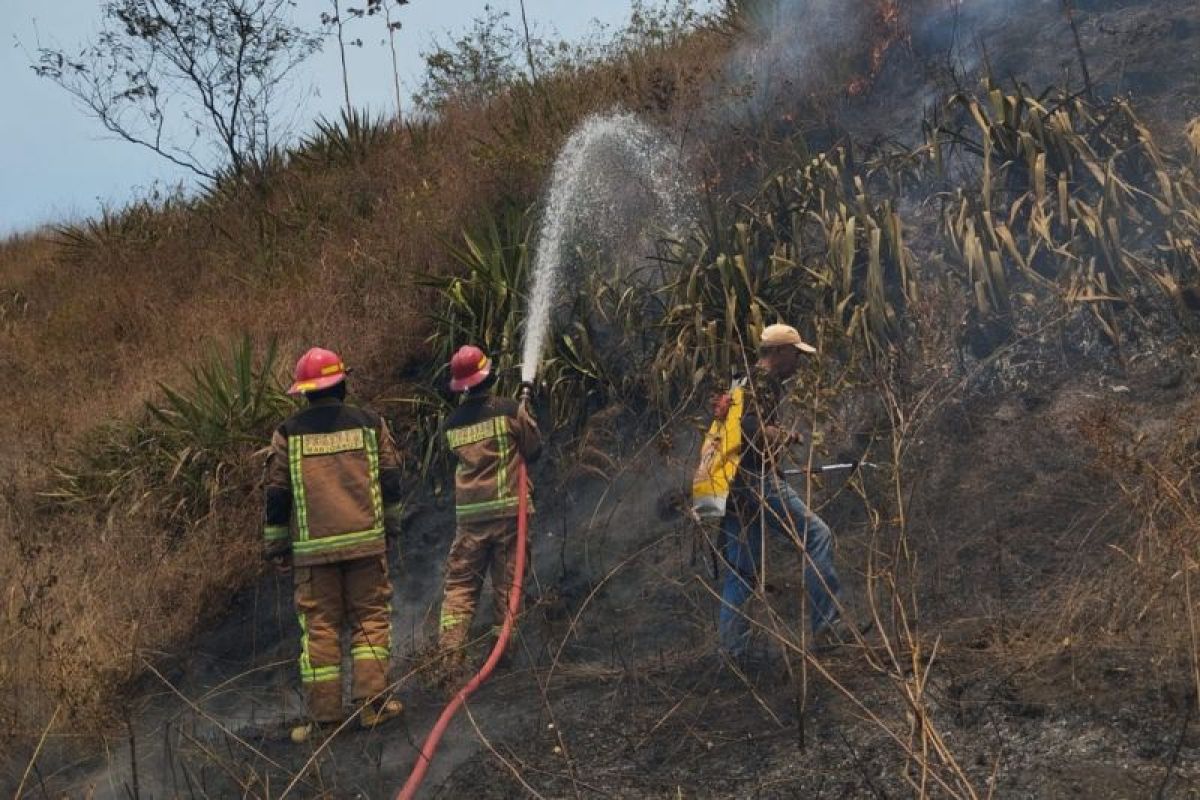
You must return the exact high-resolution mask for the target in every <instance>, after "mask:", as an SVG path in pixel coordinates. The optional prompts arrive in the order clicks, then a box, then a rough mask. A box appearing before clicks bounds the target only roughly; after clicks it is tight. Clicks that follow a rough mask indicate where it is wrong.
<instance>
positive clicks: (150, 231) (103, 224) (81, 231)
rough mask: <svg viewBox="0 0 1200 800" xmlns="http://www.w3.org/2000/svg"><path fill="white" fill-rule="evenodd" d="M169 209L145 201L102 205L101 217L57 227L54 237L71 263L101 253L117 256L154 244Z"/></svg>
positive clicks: (100, 254) (79, 261) (83, 260)
mask: <svg viewBox="0 0 1200 800" xmlns="http://www.w3.org/2000/svg"><path fill="white" fill-rule="evenodd" d="M166 210H168V209H167V208H166V207H164V208H162V209H159V208H156V207H155V206H154V205H153V204H152V203H150V202H148V201H145V200H139V201H137V202H134V203H131V204H130V205H128V206H126V207H125V208H122V209H120V210H117V211H114V210H112V209H109V208H102V209H101V210H100V215H99V216H96V217H90V218H88V219H86V220H84V221H83V222H78V223H71V224H67V225H56V226H54V228H53V231H54V236H55V239H56V240H57V241H58V244H59V246H60V247H61V252H62V254H63V258H64V260H66V261H68V262H70V263H75V264H80V263H84V262H86V261H89V260H91V259H94V258H96V257H98V256H100V257H105V256H116V255H118V254H120V253H121V252H122V251H123V250H124V249H125V248H128V247H139V246H143V245H148V244H151V243H153V242H154V241H155V239H156V238H157V237H158V234H159V224H160V220H161V218H162V215H163V212H164V211H166Z"/></svg>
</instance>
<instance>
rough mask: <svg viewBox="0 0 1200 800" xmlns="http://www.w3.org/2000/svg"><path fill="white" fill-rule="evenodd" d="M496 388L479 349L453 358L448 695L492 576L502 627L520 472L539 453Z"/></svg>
mask: <svg viewBox="0 0 1200 800" xmlns="http://www.w3.org/2000/svg"><path fill="white" fill-rule="evenodd" d="M495 383H496V375H495V374H494V373H493V371H492V364H491V361H490V359H488V357H487V356H486V355H485V354H484V352H483V351H482V350H480V349H479V348H478V347H473V346H470V345H467V346H465V347H462V348H460V349H459V351H458V352H457V353H455V354H454V358H453V359H451V361H450V388H451V390H452V391H454V392H459V393H462V394H463V401H462V404H461V405H459V407H458V408H457V409H455V411H454V413H453V414H451V415H450V418H449V419H448V420H447V422H446V428H447V432H446V438H447V440H448V444H449V446H450V449H451V451H452V452H453V454H454V457H455V459H456V460H457V462H458V466H457V470H456V471H455V481H454V492H455V497H454V500H455V514H456V517H457V523H458V532H457V535H456V536H455V537H454V543H453V544H452V545H451V546H450V555H449V557H448V559H447V562H446V576H445V594H444V597H443V599H442V613H441V619H440V624H439V629H440V636H439V641H438V649H439V652H440V653H441V655H442V668H443V670H444V672H443V680H444V682H445V684H446V685H447V686H449V687H454V686H455V685H456V684H457V683H459V682H460V681H461V680H462V678H463V677H464V672H465V666H466V652H465V645H466V643H467V636H468V631H469V630H470V627H471V620H472V619H473V618H474V616H475V609H476V607H477V606H478V604H479V593H480V590H481V589H482V588H483V579H484V575H485V574H487V573H488V572H489V571H490V573H491V576H492V589H493V590H494V595H493V598H494V608H495V616H494V620H495V624H496V626H497V629H498V627H499V626H500V624H501V623H502V622H503V621H504V616H505V613H506V609H507V607H508V594H509V589H510V587H511V586H512V581H513V572H514V568H515V562H516V547H517V542H516V539H517V506H518V503H519V500H520V498H519V497H518V477H517V476H518V468H519V466H520V464H521V462H522V461H524V462H526V463H531V462H533V461H535V460H536V459H537V457H538V455H539V454H540V452H541V446H542V443H541V435H540V434H539V432H538V428H537V423H536V422H534V419H533V417H532V416H531V415H530V414H529V411H528V409H527V408H526V406H525V404H524V403H521V404H518V403H517V402H516V401H514V400H509V399H507V398H500V397H496V396H494V395H492V393H491V389H492V387H493V386H494V385H495ZM528 509H529V511H532V509H533V505H532V503H529V505H528Z"/></svg>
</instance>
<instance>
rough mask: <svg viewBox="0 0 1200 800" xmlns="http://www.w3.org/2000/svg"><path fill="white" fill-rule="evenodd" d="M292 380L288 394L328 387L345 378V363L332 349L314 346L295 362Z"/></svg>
mask: <svg viewBox="0 0 1200 800" xmlns="http://www.w3.org/2000/svg"><path fill="white" fill-rule="evenodd" d="M293 378H294V382H293V383H292V387H291V388H290V389H288V391H287V393H288V394H304V393H306V392H315V391H318V390H320V389H328V388H329V387H330V386H335V385H337V384H339V383H341V382H342V381H344V380H346V365H345V364H343V363H342V359H341V356H339V355H338V354H337V353H335V352H333V351H332V350H324V349H322V348H320V347H314V348H312V349H311V350H309V351H308V352H307V353H305V354H304V355H302V356H300V360H299V361H297V362H296V371H295V372H294V373H293Z"/></svg>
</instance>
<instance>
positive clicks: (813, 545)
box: [718, 477, 841, 657]
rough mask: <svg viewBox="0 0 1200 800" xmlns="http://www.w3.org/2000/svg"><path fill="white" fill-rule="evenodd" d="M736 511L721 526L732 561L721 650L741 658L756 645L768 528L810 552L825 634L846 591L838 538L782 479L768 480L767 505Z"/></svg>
mask: <svg viewBox="0 0 1200 800" xmlns="http://www.w3.org/2000/svg"><path fill="white" fill-rule="evenodd" d="M730 499H731V501H732V498H730ZM734 507H735V506H734V505H733V504H732V503H731V508H730V510H729V511H727V512H726V513H725V518H724V519H723V520H722V521H721V532H722V538H723V539H724V541H725V562H726V564H725V568H726V571H725V585H724V587H723V589H722V591H721V614H720V621H719V624H718V633H719V638H720V643H721V650H722V651H723V652H725V653H728V654H729V655H731V656H734V657H739V656H741V655H743V654H745V652H746V645H747V643H748V642H749V641H750V624H749V621H748V620H747V619H746V617H745V605H746V600H748V599H749V597H750V595H751V594H752V593H753V592H754V590H755V587H756V585H757V583H758V580H757V576H758V571H759V566H760V564H759V560H760V559H761V558H762V550H763V540H762V530H763V528H764V527H767V528H769V529H771V530H772V531H774V532H775V533H777V534H780V535H782V536H783V537H785V538H786V539H788V540H789V541H792V542H796V541H797V540H798V541H799V544H800V545H801V546H802V547H803V548H804V551H805V557H804V581H805V585H806V586H807V588H808V604H809V609H810V611H811V616H812V628H813V631H814V632H816V631H820V630H821V629H822V628H824V627H826V626H827V625H829V624H831V623H833V622H834V621H836V620H837V618H838V606H837V597H838V595H839V593H840V591H841V586H840V584H839V582H838V576H837V572H836V571H835V570H834V568H833V533H832V532H831V531H830V530H829V526H828V525H826V524H825V522H824V520H822V519H821V518H820V517H818V516H817V515H816V514H814V513H813V512H812V511H810V510H809V509H808V507H807V506H806V505H804V501H803V500H801V499H800V495H798V494H797V493H796V490H795V489H793V488H792V487H791V486H789V485H788V484H787V482H786V481H785V480H783V478H780V477H768V478H767V481H766V493H765V497H764V498H763V499H762V500H761V501H760V500H758V499H753V500H749V501H745V500H743V502H742V503H741V508H740V509H738V511H740V512H741V514H739V513H738V511H735V510H734ZM764 513H765V519H764V516H763V515H764ZM743 517H745V519H743ZM764 522H765V525H764V524H763V523H764Z"/></svg>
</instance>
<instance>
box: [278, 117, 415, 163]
mask: <svg viewBox="0 0 1200 800" xmlns="http://www.w3.org/2000/svg"><path fill="white" fill-rule="evenodd" d="M314 124H315V126H316V131H314V132H313V133H311V134H308V135H307V136H304V137H302V138H301V139H300V142H299V144H298V145H297V146H296V147H295V148H294V149H293V150H292V152H291V158H292V160H293V161H294V162H296V163H297V164H300V165H301V166H313V167H331V166H347V165H352V164H360V163H362V162H363V161H365V160H366V158H367V156H368V155H369V154H370V153H372V152H374V151H375V150H376V149H378V148H379V147H381V146H382V145H383V144H384V143H386V142H387V141H388V140H389V139H390V137H391V136H392V134H393V124H392V123H391V122H390V121H388V120H386V119H384V118H383V117H382V116H380V115H375V116H372V115H371V114H370V113H369V112H367V111H365V110H359V109H356V108H352V109H345V108H343V109H342V110H341V113H340V115H339V116H338V118H337V119H334V120H330V119H328V118H326V117H321V118H319V119H318V120H317V121H316V123H314Z"/></svg>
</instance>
